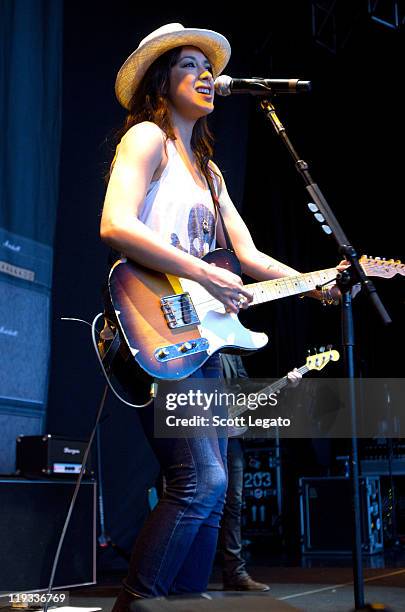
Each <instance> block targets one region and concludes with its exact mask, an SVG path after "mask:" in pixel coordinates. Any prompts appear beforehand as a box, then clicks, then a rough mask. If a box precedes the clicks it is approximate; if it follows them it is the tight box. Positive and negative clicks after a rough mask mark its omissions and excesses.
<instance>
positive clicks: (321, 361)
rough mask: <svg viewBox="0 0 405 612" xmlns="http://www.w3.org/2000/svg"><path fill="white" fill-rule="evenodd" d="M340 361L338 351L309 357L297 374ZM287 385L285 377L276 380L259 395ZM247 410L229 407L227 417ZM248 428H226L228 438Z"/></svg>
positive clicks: (238, 434)
mask: <svg viewBox="0 0 405 612" xmlns="http://www.w3.org/2000/svg"><path fill="white" fill-rule="evenodd" d="M339 359H340V355H339V353H338V351H334V350H327V351H324V352H322V353H317V354H316V355H309V357H307V360H306V363H305V365H303V366H301V367H300V368H298V372H300V374H302V375H305V374H307V373H308V372H310V371H311V370H318V371H320V370H322V369H323V368H324V367H325V366H326V365H327V364H328V363H330V362H331V361H338V360H339ZM288 384H289V380H288V377H287V376H283V377H282V378H280V379H279V380H276V381H275V382H274V383H272V384H271V385H268V386H267V387H265V388H264V389H261V390H260V391H259V393H265V394H266V395H271V394H272V393H279V392H280V391H281V390H282V389H284V388H285V387H287V385H288ZM247 410H248V406H247V405H246V404H245V405H240V406H230V407H229V408H228V417H230V418H232V419H234V418H236V417H238V416H241V415H242V414H243V413H244V412H246V411H247ZM247 429H248V427H247V426H245V427H239V426H229V427H228V437H229V438H235V437H237V436H241V435H242V434H243V433H245V431H247Z"/></svg>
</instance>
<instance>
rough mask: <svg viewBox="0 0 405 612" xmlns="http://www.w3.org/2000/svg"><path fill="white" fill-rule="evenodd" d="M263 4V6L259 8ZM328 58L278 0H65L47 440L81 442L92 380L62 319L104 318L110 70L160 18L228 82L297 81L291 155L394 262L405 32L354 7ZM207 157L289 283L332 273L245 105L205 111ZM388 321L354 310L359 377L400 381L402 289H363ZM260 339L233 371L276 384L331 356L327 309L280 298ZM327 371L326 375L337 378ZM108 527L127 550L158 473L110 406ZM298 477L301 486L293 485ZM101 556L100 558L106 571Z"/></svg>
mask: <svg viewBox="0 0 405 612" xmlns="http://www.w3.org/2000/svg"><path fill="white" fill-rule="evenodd" d="M263 6H264V5H263ZM360 6H362V9H361V10H360V11H359V14H360V17H359V19H358V20H357V21H356V22H355V23H354V25H353V29H352V32H351V35H350V37H349V38H348V40H347V42H346V44H345V45H344V47H343V48H341V49H339V50H338V53H337V54H336V55H334V54H332V53H330V51H328V50H327V49H325V48H322V47H321V46H319V45H316V44H315V42H314V40H313V37H312V34H311V3H310V2H308V1H305V2H302V1H300V2H293V1H292V0H290V1H287V0H284V1H283V2H282V3H281V2H280V3H274V2H273V3H271V12H269V13H266V12H264V11H265V9H261V8H260V9H259V8H256V5H254V8H252V10H248V8H247V7H246V6H242V7H241V8H238V9H237V10H236V9H235V8H231V7H229V8H228V9H227V8H226V6H224V7H223V8H222V9H219V8H217V7H215V9H214V8H211V7H210V9H209V11H208V12H206V11H205V10H204V11H201V10H200V8H199V9H198V10H197V9H196V8H195V7H191V5H187V7H188V8H185V7H184V6H182V5H179V4H177V5H176V9H175V10H174V9H170V8H169V7H168V6H165V7H159V6H158V5H156V4H155V3H154V4H153V11H149V10H147V9H146V7H142V6H140V5H139V4H135V3H133V2H129V1H123V0H116V1H115V2H114V3H113V4H111V3H106V2H105V3H104V2H96V1H94V0H92V1H88V2H86V3H82V2H75V1H72V0H70V1H69V2H66V3H65V17H64V19H65V25H64V97H63V139H62V156H61V194H60V206H59V211H58V219H57V228H56V240H55V267H54V302H53V353H52V372H51V386H50V395H49V408H48V431H49V432H52V433H63V434H65V435H70V436H72V437H79V438H82V437H86V436H88V434H89V431H90V428H91V425H92V422H93V419H94V415H95V411H96V408H97V405H98V402H99V399H100V397H101V394H102V387H103V380H102V377H101V375H100V373H99V371H98V367H97V363H96V359H95V356H94V355H93V349H92V346H91V343H90V334H89V329H88V327H87V326H85V325H81V324H78V323H69V322H61V321H60V317H61V316H79V317H81V318H84V319H86V320H91V319H92V318H93V316H94V315H95V314H96V313H97V312H99V311H100V309H101V300H100V292H101V287H102V284H103V282H104V280H105V278H106V273H107V249H106V247H105V246H104V245H102V244H101V243H100V240H99V238H98V226H99V218H100V212H101V207H102V201H103V195H104V183H103V175H104V173H105V172H106V170H107V168H108V165H109V163H110V161H111V158H112V146H111V139H110V137H111V134H112V133H113V131H114V130H115V129H116V128H117V127H119V125H120V124H121V122H122V121H123V119H124V111H123V110H122V109H121V108H120V107H119V105H118V103H117V102H116V101H115V98H114V93H113V86H114V80H115V75H116V72H117V70H118V68H119V67H120V65H121V63H122V61H123V60H124V59H125V58H126V57H127V55H128V54H129V53H130V52H131V51H132V50H133V49H134V48H135V46H136V45H137V44H138V42H139V39H140V38H141V37H143V36H145V35H146V34H148V33H149V32H150V31H152V30H153V29H154V28H156V27H159V26H160V25H163V24H164V23H168V22H171V21H179V22H181V23H183V24H184V25H185V26H198V27H207V28H212V29H217V30H218V31H220V32H222V33H223V34H225V35H226V36H227V37H228V38H229V39H230V41H231V44H232V48H233V55H232V59H231V63H230V65H229V66H228V68H227V69H226V73H227V74H231V75H235V76H251V75H258V74H259V75H266V76H273V77H299V78H303V79H310V80H312V81H313V84H314V91H313V93H312V94H311V95H310V96H305V97H300V98H298V97H289V98H288V99H286V98H284V99H280V100H279V101H278V102H277V108H278V110H279V115H280V118H281V119H282V121H283V122H284V124H285V126H286V128H287V130H288V133H289V135H290V138H291V139H292V141H293V142H294V143H295V145H296V147H297V149H298V151H299V152H300V153H301V154H302V156H303V157H304V158H305V159H306V160H307V161H308V162H309V163H310V165H311V170H312V174H313V176H314V178H315V179H316V180H317V182H318V183H319V184H320V186H321V188H322V189H323V191H324V193H325V195H326V197H327V198H328V200H329V202H330V204H331V205H332V207H333V208H334V210H335V212H336V215H337V217H338V219H339V220H340V221H341V223H342V225H343V227H344V229H345V231H346V233H347V234H348V236H349V238H350V239H351V240H352V241H353V242H354V243H355V245H356V246H357V247H358V250H359V252H360V253H363V252H366V253H367V254H372V255H374V256H376V255H378V256H386V257H394V258H397V257H401V255H402V256H403V255H404V253H403V240H402V216H401V212H402V197H401V196H402V193H401V191H402V190H401V187H402V173H401V167H400V164H401V162H402V160H400V158H399V157H397V154H396V153H395V152H394V146H395V145H396V144H397V141H399V144H400V143H401V139H400V132H401V127H402V112H401V111H402V109H403V108H404V98H403V94H402V93H401V92H400V91H399V89H398V87H397V81H398V78H399V77H398V75H399V74H400V68H399V67H400V62H399V58H400V56H401V53H402V54H403V46H404V41H403V32H395V31H392V30H388V29H387V28H384V27H383V26H379V25H378V24H376V23H374V22H372V21H371V20H370V18H369V17H368V15H367V2H362V3H359V8H360ZM216 106H217V108H216V112H215V113H214V115H215V116H214V117H213V128H214V131H215V133H216V136H217V140H218V146H217V155H216V159H217V161H218V163H219V165H220V166H221V168H222V169H223V171H224V173H225V176H226V178H227V182H228V187H229V191H230V193H231V195H232V196H233V198H234V200H235V202H236V204H237V205H238V206H239V207H240V208H241V209H242V210H243V216H244V218H245V219H246V221H247V223H248V225H249V227H250V228H251V231H252V234H253V235H254V237H255V240H256V241H257V244H258V246H259V247H260V248H261V249H263V250H264V251H266V252H269V253H270V254H272V255H273V256H275V257H276V258H278V259H280V260H282V261H285V262H286V263H288V264H290V265H292V266H295V267H296V268H298V269H300V270H302V271H309V270H311V269H317V268H323V267H328V266H332V265H334V264H335V263H336V262H337V261H338V260H339V257H338V255H337V253H336V249H335V245H334V242H333V241H332V240H331V239H329V238H327V237H326V236H325V235H322V234H321V232H320V229H319V227H318V226H317V224H315V222H314V221H313V219H312V218H311V215H310V214H309V212H308V211H307V210H306V195H305V192H304V189H303V187H302V186H301V184H300V180H299V177H298V175H296V171H295V170H294V168H293V167H292V164H291V163H290V160H289V158H288V157H287V154H286V152H285V151H284V150H283V149H282V146H281V143H279V142H278V140H277V138H276V136H275V135H274V133H273V132H272V129H271V127H270V125H268V124H267V123H266V120H265V118H264V116H263V115H262V114H261V112H260V111H259V110H258V106H257V101H256V100H254V99H248V98H247V97H239V98H238V97H233V98H232V99H219V100H217V105H216ZM376 285H377V287H378V289H379V290H380V292H381V297H382V298H383V299H384V300H385V303H386V306H387V307H388V309H389V311H390V313H391V315H392V317H393V319H394V324H393V325H392V326H391V328H390V329H384V328H383V327H382V325H381V324H380V322H379V320H378V319H377V318H376V316H375V314H374V313H373V312H372V311H371V309H370V308H369V305H368V303H367V302H366V300H365V299H364V298H363V297H362V296H360V297H359V298H358V299H356V304H355V317H356V332H357V343H358V344H357V353H358V363H359V366H360V367H361V370H362V373H363V374H364V375H369V376H402V375H403V359H401V353H402V350H401V349H402V344H403V341H404V326H403V323H402V317H403V307H404V282H403V279H402V278H401V279H398V278H396V279H393V280H390V281H388V280H386V281H378V282H377V281H376ZM246 318H247V320H248V323H249V325H250V326H251V327H254V328H256V329H260V330H265V331H266V332H268V333H269V335H270V336H271V342H270V345H269V347H268V348H266V349H265V350H263V351H262V352H260V354H257V355H255V356H253V357H251V358H249V359H247V360H246V366H247V368H248V371H249V373H250V374H251V375H257V376H277V375H282V374H284V373H285V371H287V370H288V369H290V368H292V367H294V366H295V365H300V364H301V363H302V362H303V361H304V359H305V352H306V350H307V349H308V348H310V347H313V346H316V345H317V344H319V343H322V344H326V343H334V344H335V345H336V346H337V347H338V345H339V311H338V309H333V308H329V309H327V308H322V307H321V305H320V304H319V303H317V302H315V301H313V300H309V299H307V300H296V299H293V298H290V299H288V300H283V301H281V302H280V303H278V304H272V305H267V306H261V307H258V308H257V309H254V310H253V309H252V310H251V311H250V312H248V313H247V314H246ZM338 373H339V370H338V369H336V370H334V374H335V375H338ZM102 440H103V446H102V450H103V467H104V484H105V492H106V521H107V528H108V530H109V531H110V532H111V534H112V536H113V538H114V540H115V541H116V542H117V543H118V544H119V545H121V546H124V547H129V546H130V543H131V541H132V539H133V537H134V535H135V533H136V531H137V529H138V528H139V526H140V524H141V522H142V520H143V518H144V515H145V512H146V508H145V493H144V492H145V488H146V487H147V485H148V484H150V483H151V482H152V481H153V478H154V476H155V474H156V470H157V466H156V463H155V461H154V458H153V456H152V455H151V453H150V451H149V450H148V448H147V443H146V442H145V440H144V438H143V435H142V433H141V431H140V429H139V427H138V424H137V416H136V414H135V413H134V412H133V411H131V409H129V408H126V407H124V406H122V405H119V404H118V402H116V401H115V400H112V399H111V398H110V400H109V401H108V404H107V407H106V413H105V420H104V423H103V426H102ZM301 475H308V473H307V474H303V473H302V474H301ZM112 560H113V555H110V556H109V554H108V553H107V554H106V555H105V556H104V562H105V564H106V565H110V564H111V563H112Z"/></svg>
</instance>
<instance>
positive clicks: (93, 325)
mask: <svg viewBox="0 0 405 612" xmlns="http://www.w3.org/2000/svg"><path fill="white" fill-rule="evenodd" d="M103 316H104V313H103V312H99V313H98V315H96V316H95V317H94V319H93V322H92V323H89V322H88V321H85V320H84V319H77V318H74V317H61V320H62V321H77V322H80V323H85V324H86V325H89V326H90V327H91V338H92V342H93V346H94V350H95V351H96V355H97V359H98V362H99V364H100V367H101V370H102V372H103V374H104V377H105V379H106V381H107V384H108V386H109V388H110V389H111V391H112V392H113V393H114V395H115V397H117V398H118V399H119V400H120V402H122V403H123V404H125V405H126V406H129V407H130V408H145V407H146V406H149V404H151V403H152V402H153V400H154V398H155V397H156V392H157V384H156V383H153V384H152V385H151V390H150V394H151V398H150V400H148V401H147V402H146V403H145V404H132V403H131V402H128V401H127V400H125V399H124V398H123V397H121V395H120V394H119V393H118V391H116V390H115V389H114V387H113V384H112V383H111V380H110V378H109V376H108V373H107V371H106V369H105V367H104V363H103V360H102V358H101V355H100V351H99V348H98V344H97V338H96V325H97V323H98V320H99V319H100V317H103ZM98 333H99V334H100V332H98ZM117 333H118V332H117ZM107 352H108V351H107Z"/></svg>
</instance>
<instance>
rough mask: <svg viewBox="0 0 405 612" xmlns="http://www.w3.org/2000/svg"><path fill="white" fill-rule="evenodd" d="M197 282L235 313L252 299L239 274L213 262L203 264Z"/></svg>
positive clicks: (229, 310)
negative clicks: (202, 269) (200, 276)
mask: <svg viewBox="0 0 405 612" xmlns="http://www.w3.org/2000/svg"><path fill="white" fill-rule="evenodd" d="M199 283H200V284H201V285H202V286H203V287H204V289H206V290H207V291H208V292H209V293H210V294H211V295H212V296H213V297H214V298H216V299H217V300H219V301H220V302H222V304H223V305H224V306H225V310H226V311H227V312H235V313H237V312H239V310H240V309H241V308H247V307H248V306H249V304H250V302H251V301H252V300H253V296H252V294H251V293H249V291H246V289H245V288H244V286H243V283H242V279H241V278H240V276H237V275H236V274H234V273H233V272H230V271H229V270H226V269H224V268H220V267H218V266H216V265H215V264H209V265H207V266H206V267H205V266H204V273H203V278H202V279H200V280H199Z"/></svg>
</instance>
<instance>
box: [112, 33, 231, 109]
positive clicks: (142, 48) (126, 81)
mask: <svg viewBox="0 0 405 612" xmlns="http://www.w3.org/2000/svg"><path fill="white" fill-rule="evenodd" d="M185 45H187V46H192V47H198V48H199V49H200V50H201V51H202V52H203V53H204V55H205V56H206V57H207V58H208V59H209V61H210V63H211V65H212V70H213V77H214V79H215V78H216V77H217V76H218V75H220V74H221V72H222V71H223V69H224V68H225V66H226V65H227V63H228V62H229V58H230V56H231V46H230V44H229V42H228V40H227V39H226V38H225V36H222V34H218V32H214V31H213V30H201V29H197V28H185V27H184V26H182V25H181V23H169V24H167V25H165V26H162V27H161V28H158V29H157V30H155V31H154V32H152V33H151V34H149V36H146V38H144V39H143V40H142V41H141V42H140V43H139V47H138V48H137V49H135V51H134V52H133V53H132V54H131V55H130V56H129V57H128V59H127V60H126V61H125V62H124V64H123V65H122V66H121V68H120V70H119V72H118V74H117V79H116V81H115V93H116V96H117V98H118V101H119V102H120V104H122V106H123V107H124V108H128V107H129V103H130V101H131V98H132V96H133V94H134V92H135V89H136V88H137V87H138V85H139V83H140V82H141V80H142V78H143V76H144V75H145V72H146V71H147V69H148V68H149V66H150V65H151V64H153V62H154V61H155V60H156V59H157V58H158V57H159V56H160V55H162V54H163V53H165V52H166V51H169V50H170V49H174V47H182V46H185Z"/></svg>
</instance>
